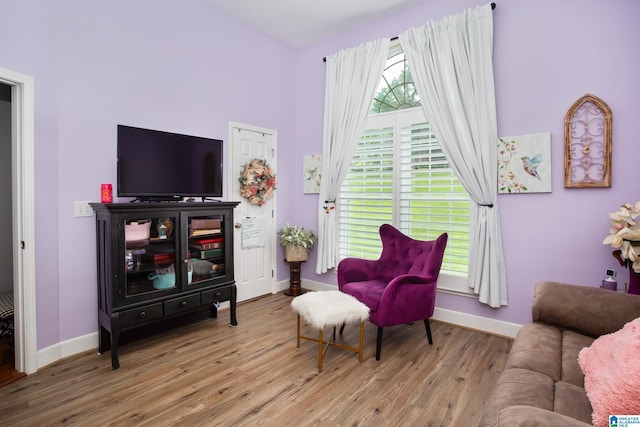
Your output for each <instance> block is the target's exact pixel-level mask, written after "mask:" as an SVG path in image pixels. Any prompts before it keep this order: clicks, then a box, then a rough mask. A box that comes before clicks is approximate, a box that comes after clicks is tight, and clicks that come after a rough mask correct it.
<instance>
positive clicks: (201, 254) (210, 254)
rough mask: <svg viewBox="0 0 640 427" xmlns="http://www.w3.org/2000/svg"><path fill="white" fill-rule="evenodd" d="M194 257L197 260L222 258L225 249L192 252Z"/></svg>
mask: <svg viewBox="0 0 640 427" xmlns="http://www.w3.org/2000/svg"><path fill="white" fill-rule="evenodd" d="M192 255H193V256H195V258H200V259H207V258H215V257H221V256H223V255H224V249H223V248H219V249H206V250H202V251H195V253H193V252H192Z"/></svg>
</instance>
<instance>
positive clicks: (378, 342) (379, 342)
mask: <svg viewBox="0 0 640 427" xmlns="http://www.w3.org/2000/svg"><path fill="white" fill-rule="evenodd" d="M381 350H382V327H380V326H378V339H377V340H376V360H380V351H381Z"/></svg>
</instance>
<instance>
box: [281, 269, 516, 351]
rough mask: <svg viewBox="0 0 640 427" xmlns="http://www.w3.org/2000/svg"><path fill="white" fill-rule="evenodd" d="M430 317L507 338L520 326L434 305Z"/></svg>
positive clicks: (311, 284) (319, 287)
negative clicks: (434, 307)
mask: <svg viewBox="0 0 640 427" xmlns="http://www.w3.org/2000/svg"><path fill="white" fill-rule="evenodd" d="M301 286H302V287H303V288H304V289H309V290H312V291H330V290H335V289H336V286H333V285H328V284H326V283H321V282H316V281H313V280H306V279H302V283H301ZM288 287H289V281H288V280H286V281H282V282H280V283H278V288H279V289H280V290H285V289H287V288H288ZM432 319H433V320H439V321H441V322H446V323H451V324H453V325H457V326H462V327H464V328H468V329H475V330H477V331H482V332H486V333H489V334H492V335H501V336H505V337H509V338H515V336H516V334H517V333H518V331H519V330H520V328H521V327H522V325H518V324H516V323H510V322H504V321H502V320H495V319H490V318H488V317H482V316H476V315H474V314H468V313H462V312H460V311H454V310H448V309H446V308H439V307H436V309H435V311H434V313H433V317H432Z"/></svg>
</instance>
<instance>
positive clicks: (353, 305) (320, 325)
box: [291, 291, 369, 372]
mask: <svg viewBox="0 0 640 427" xmlns="http://www.w3.org/2000/svg"><path fill="white" fill-rule="evenodd" d="M291 308H292V309H293V311H295V312H296V313H298V335H297V340H298V341H297V346H298V347H300V339H305V340H309V341H315V342H317V343H318V372H322V359H323V357H324V353H325V352H326V351H327V348H328V347H329V346H332V347H338V348H341V349H344V350H351V351H355V352H356V353H358V361H359V362H362V344H363V342H364V321H365V320H367V319H368V318H369V307H367V306H366V305H364V304H363V303H361V302H360V301H358V300H357V299H356V298H354V297H352V296H351V295H347V294H344V293H342V292H340V291H320V292H307V293H306V294H303V295H300V296H298V297H295V298H294V299H293V301H291ZM300 317H302V318H303V319H304V320H305V321H306V322H307V323H308V324H309V325H310V326H311V327H313V328H315V329H318V338H317V339H316V338H312V337H307V336H302V335H300ZM354 322H360V346H359V347H350V346H347V345H344V344H338V343H336V342H335V339H336V326H341V325H343V324H345V323H354ZM326 326H333V335H332V336H331V340H329V341H323V339H322V330H323V329H324V328H325V327H326ZM323 345H324V349H323Z"/></svg>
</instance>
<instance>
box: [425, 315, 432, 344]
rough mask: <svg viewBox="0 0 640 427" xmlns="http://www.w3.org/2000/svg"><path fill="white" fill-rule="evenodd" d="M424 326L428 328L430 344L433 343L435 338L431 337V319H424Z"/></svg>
mask: <svg viewBox="0 0 640 427" xmlns="http://www.w3.org/2000/svg"><path fill="white" fill-rule="evenodd" d="M424 327H425V329H426V330H427V339H429V344H431V345H433V338H432V337H431V325H429V319H424Z"/></svg>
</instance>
